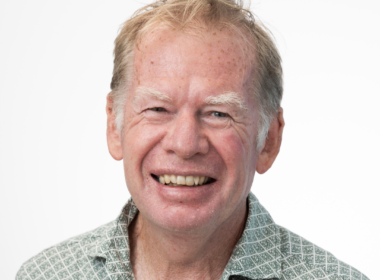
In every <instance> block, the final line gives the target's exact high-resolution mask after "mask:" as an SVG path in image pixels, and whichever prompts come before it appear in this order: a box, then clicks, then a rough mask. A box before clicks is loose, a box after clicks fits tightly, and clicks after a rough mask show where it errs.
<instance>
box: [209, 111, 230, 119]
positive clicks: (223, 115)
mask: <svg viewBox="0 0 380 280" xmlns="http://www.w3.org/2000/svg"><path fill="white" fill-rule="evenodd" d="M211 115H213V116H214V117H217V118H225V117H227V116H228V115H227V114H226V113H222V112H212V113H211Z"/></svg>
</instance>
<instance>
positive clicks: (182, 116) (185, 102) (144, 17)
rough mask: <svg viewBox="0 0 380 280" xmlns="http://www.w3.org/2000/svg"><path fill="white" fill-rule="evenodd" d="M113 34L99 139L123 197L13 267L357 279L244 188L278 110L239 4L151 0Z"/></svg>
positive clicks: (153, 275)
mask: <svg viewBox="0 0 380 280" xmlns="http://www.w3.org/2000/svg"><path fill="white" fill-rule="evenodd" d="M115 44H116V45H115V64H114V76H113V79H112V83H111V88H112V91H111V93H110V94H109V95H108V97H107V108H106V109H107V117H108V121H107V140H108V148H109V151H110V154H111V155H112V157H113V158H115V159H116V160H121V159H123V161H124V172H125V179H126V183H127V186H128V189H129V192H130V193H131V196H132V199H131V200H130V201H129V202H128V203H127V205H126V206H125V207H124V209H123V211H122V214H121V215H120V216H119V217H118V219H117V220H116V221H114V222H111V223H109V224H107V225H104V226H102V227H100V228H98V229H95V230H94V231H91V232H88V233H85V234H83V235H80V236H77V237H74V238H72V239H69V240H67V241H65V242H62V243H60V244H58V245H57V246H54V247H51V248H49V249H46V250H44V251H43V252H42V253H40V254H39V255H37V256H35V257H34V258H32V259H31V260H29V261H28V262H26V263H25V264H24V265H23V266H22V268H21V269H20V271H19V272H18V274H17V276H16V279H368V278H366V277H365V276H364V275H362V274H361V273H360V272H359V271H357V270H355V269H354V268H352V267H350V266H348V265H346V264H344V263H342V262H340V261H339V260H337V259H336V258H335V257H334V256H333V255H331V254H330V253H328V252H326V251H324V250H322V249H320V248H318V247H317V246H315V245H313V244H312V243H310V242H308V241H306V240H304V239H303V238H301V237H299V236H297V235H295V234H293V233H291V232H290V231H288V230H286V229H285V228H283V227H280V226H278V225H276V224H275V223H274V222H273V220H272V218H271V216H270V215H269V214H268V212H267V211H266V210H265V209H264V208H263V207H262V206H261V205H260V203H259V202H258V200H257V199H256V197H255V196H254V195H253V194H252V193H250V188H251V185H252V182H253V179H254V175H255V171H257V172H259V173H265V172H266V171H267V170H268V169H269V168H270V167H271V165H272V164H273V162H274V160H275V158H276V156H277V154H278V152H279V149H280V146H281V138H282V131H283V128H284V119H283V114H282V108H281V107H280V103H281V98H282V69H281V59H280V57H279V54H278V52H277V50H276V48H275V46H274V44H273V42H272V40H271V38H270V36H269V35H268V33H267V32H266V31H265V29H264V28H263V27H261V26H259V25H258V24H257V23H255V22H254V19H253V16H252V15H251V14H250V13H249V12H248V11H246V10H244V9H242V8H241V6H240V5H237V4H236V3H235V2H234V1H233V0H188V1H185V0H172V1H158V2H156V3H154V4H152V5H149V6H147V7H145V8H143V9H141V10H140V11H138V12H137V13H136V14H135V15H134V17H133V18H132V19H130V20H129V21H127V22H126V23H125V24H124V27H123V29H122V30H121V32H120V34H119V36H118V37H117V39H116V42H115Z"/></svg>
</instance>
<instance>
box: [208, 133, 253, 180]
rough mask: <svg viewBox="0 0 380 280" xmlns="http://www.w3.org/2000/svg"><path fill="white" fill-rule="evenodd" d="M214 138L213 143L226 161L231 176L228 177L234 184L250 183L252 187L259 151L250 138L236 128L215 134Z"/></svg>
mask: <svg viewBox="0 0 380 280" xmlns="http://www.w3.org/2000/svg"><path fill="white" fill-rule="evenodd" d="M212 139H213V143H212V145H213V146H214V147H215V149H216V150H217V152H218V154H219V155H220V156H221V157H222V159H223V161H224V162H225V165H226V168H227V174H228V177H229V178H226V179H227V180H231V182H230V183H232V184H235V183H237V182H239V183H238V184H239V185H240V186H244V185H245V184H249V187H250V184H251V183H250V181H251V179H252V178H253V174H254V171H255V165H256V161H257V153H256V151H255V149H254V148H253V145H252V143H250V142H251V141H250V139H248V138H244V137H242V135H241V134H239V133H238V132H237V131H235V130H230V131H229V132H228V133H227V132H226V131H224V132H220V133H218V134H214V135H213V137H212ZM210 140H211V139H210Z"/></svg>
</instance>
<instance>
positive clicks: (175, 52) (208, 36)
mask: <svg viewBox="0 0 380 280" xmlns="http://www.w3.org/2000/svg"><path fill="white" fill-rule="evenodd" d="M250 49H252V48H250V47H249V45H248V43H247V40H245V39H244V38H243V37H242V36H240V35H239V34H237V33H236V31H235V32H234V31H232V30H231V29H227V28H224V29H217V28H215V29H211V30H207V29H205V28H202V29H201V28H198V29H192V30H178V29H175V28H172V27H168V26H160V27H157V28H155V29H152V30H149V31H147V32H146V33H145V34H144V35H143V36H142V38H141V40H139V41H138V43H137V44H136V49H135V72H136V73H135V78H136V81H135V82H136V85H137V86H139V85H140V83H141V82H143V81H145V82H146V80H152V78H158V77H159V79H168V80H170V79H189V78H190V77H194V78H198V79H204V80H206V81H210V82H212V83H213V86H214V87H215V86H218V85H222V84H223V86H226V85H228V84H229V85H230V86H231V87H234V88H235V90H236V89H237V88H238V87H246V86H247V85H248V84H249V83H250V81H251V80H252V71H253V69H254V65H255V59H254V55H253V53H252V51H250ZM152 81H153V80H152ZM150 86H154V84H151V85H150ZM230 90H233V89H232V88H231V89H230Z"/></svg>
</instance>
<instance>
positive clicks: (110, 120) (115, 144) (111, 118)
mask: <svg viewBox="0 0 380 280" xmlns="http://www.w3.org/2000/svg"><path fill="white" fill-rule="evenodd" d="M106 112H107V144H108V151H109V152H110V154H111V156H112V157H113V158H114V159H115V160H121V159H123V149H122V145H121V134H120V132H119V131H118V130H117V128H116V122H115V119H116V118H115V112H114V110H113V100H112V98H110V93H109V94H108V95H107V106H106Z"/></svg>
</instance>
